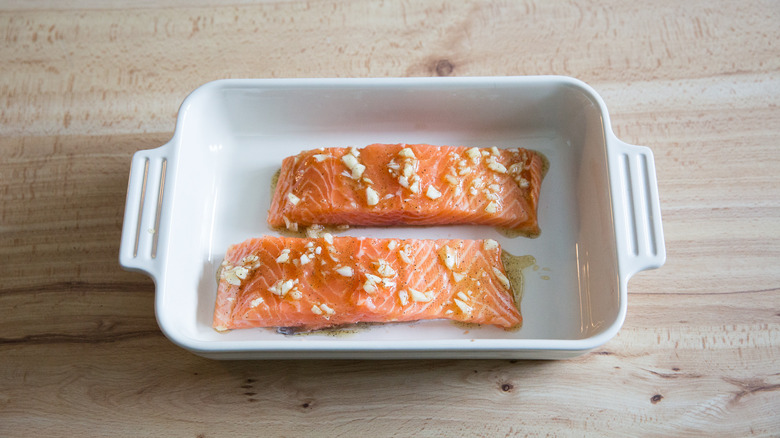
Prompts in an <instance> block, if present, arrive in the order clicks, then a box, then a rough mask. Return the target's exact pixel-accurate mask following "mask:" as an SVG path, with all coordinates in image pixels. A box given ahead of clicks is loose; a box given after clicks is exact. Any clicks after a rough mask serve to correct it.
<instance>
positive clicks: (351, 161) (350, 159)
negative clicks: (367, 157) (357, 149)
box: [341, 154, 358, 170]
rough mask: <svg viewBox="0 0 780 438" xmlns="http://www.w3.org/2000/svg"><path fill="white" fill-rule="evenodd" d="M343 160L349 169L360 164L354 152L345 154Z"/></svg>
mask: <svg viewBox="0 0 780 438" xmlns="http://www.w3.org/2000/svg"><path fill="white" fill-rule="evenodd" d="M341 162H342V163H344V165H345V166H347V168H348V169H349V170H352V169H354V168H355V166H356V165H357V164H358V160H357V158H355V156H354V155H352V154H345V155H344V156H343V157H341Z"/></svg>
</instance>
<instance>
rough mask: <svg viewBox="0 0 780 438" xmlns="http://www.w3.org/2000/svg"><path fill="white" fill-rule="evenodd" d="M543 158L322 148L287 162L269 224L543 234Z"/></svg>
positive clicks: (493, 152)
mask: <svg viewBox="0 0 780 438" xmlns="http://www.w3.org/2000/svg"><path fill="white" fill-rule="evenodd" d="M543 166H544V164H543V160H542V157H541V156H540V155H539V154H538V153H535V152H533V151H530V150H526V149H499V148H495V147H493V148H483V149H480V148H467V147H462V146H458V147H453V146H433V145H427V144H413V145H406V144H372V145H370V146H366V147H365V148H362V149H356V148H322V149H318V150H310V151H305V152H301V153H300V154H298V155H296V156H293V157H287V158H285V159H284V160H283V162H282V167H281V170H280V173H279V179H278V182H277V185H276V189H275V191H274V196H273V200H272V201H271V208H270V210H269V213H268V224H269V225H271V226H272V227H287V228H291V227H297V226H308V225H312V224H320V225H366V226H390V225H401V224H407V225H445V224H471V225H477V224H478V225H492V226H498V227H505V228H509V229H513V230H516V231H518V232H521V233H525V234H528V235H537V234H539V224H538V221H537V205H538V200H539V188H540V185H541V182H542V173H543Z"/></svg>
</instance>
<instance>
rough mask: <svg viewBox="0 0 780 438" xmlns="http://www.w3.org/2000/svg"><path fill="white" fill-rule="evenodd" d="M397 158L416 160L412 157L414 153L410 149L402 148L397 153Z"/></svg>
mask: <svg viewBox="0 0 780 438" xmlns="http://www.w3.org/2000/svg"><path fill="white" fill-rule="evenodd" d="M398 156H399V157H404V158H417V157H415V156H414V151H413V150H412V149H411V148H403V149H401V150H400V151H399V152H398Z"/></svg>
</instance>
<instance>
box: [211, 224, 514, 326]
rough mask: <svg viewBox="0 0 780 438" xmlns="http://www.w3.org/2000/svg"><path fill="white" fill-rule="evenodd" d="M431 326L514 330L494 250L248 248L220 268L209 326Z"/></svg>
mask: <svg viewBox="0 0 780 438" xmlns="http://www.w3.org/2000/svg"><path fill="white" fill-rule="evenodd" d="M429 319H450V320H454V321H461V322H466V323H476V324H488V325H495V326H498V327H503V328H506V329H512V328H518V327H520V326H521V324H522V321H523V320H522V317H521V315H520V310H519V303H516V302H515V299H514V295H513V293H512V290H511V284H510V282H509V280H508V279H507V276H506V272H505V271H504V266H503V263H502V261H501V248H500V246H499V245H498V243H497V242H495V241H493V240H490V239H488V240H415V239H374V238H357V237H347V236H344V237H334V236H332V235H330V234H328V233H324V234H322V237H316V238H291V237H271V236H268V237H261V238H254V239H249V240H247V241H244V242H242V243H240V244H237V245H232V246H231V247H229V248H228V251H227V253H226V255H225V258H224V260H223V262H222V265H221V267H220V271H219V285H218V289H217V300H216V306H215V309H214V324H213V326H214V328H215V329H217V330H218V331H225V330H230V329H241V328H251V327H278V328H287V327H296V328H300V329H302V330H317V329H322V328H327V327H337V326H343V325H349V324H355V323H362V322H368V323H374V322H380V323H387V322H401V321H417V320H429Z"/></svg>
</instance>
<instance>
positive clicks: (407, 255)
mask: <svg viewBox="0 0 780 438" xmlns="http://www.w3.org/2000/svg"><path fill="white" fill-rule="evenodd" d="M411 251H412V247H410V246H409V245H404V248H403V250H401V251H398V256H399V257H401V261H403V262H404V263H406V264H407V265H408V264H409V263H412V258H411Z"/></svg>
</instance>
